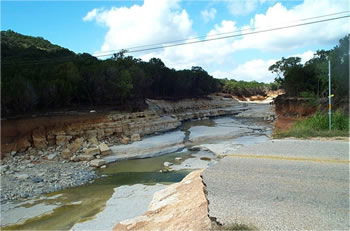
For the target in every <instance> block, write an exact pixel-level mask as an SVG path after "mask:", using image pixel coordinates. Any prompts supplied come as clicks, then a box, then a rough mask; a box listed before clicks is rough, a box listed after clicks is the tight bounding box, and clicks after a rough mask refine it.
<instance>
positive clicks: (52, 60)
mask: <svg viewBox="0 0 350 231" xmlns="http://www.w3.org/2000/svg"><path fill="white" fill-rule="evenodd" d="M344 12H350V11H344ZM344 12H339V13H334V14H329V15H335V14H340V13H344ZM324 16H326V15H323V16H316V17H312V18H320V17H324ZM348 17H350V15H345V16H341V17H335V18H328V19H323V20H318V21H312V22H306V23H301V24H294V25H289V26H281V27H276V28H270V29H264V30H259V31H252V32H248V33H240V34H234V35H228V36H222V37H215V38H208V39H203V40H197V41H192V42H182V43H175V44H169V45H162V44H155V45H157V46H155V47H150V48H145V49H138V50H131V51H127V52H125V53H136V52H143V51H149V50H157V49H163V48H168V47H176V46H183V45H188V44H195V43H203V42H209V41H214V40H221V39H227V38H233V37H240V36H244V35H251V34H259V33H266V32H270V31H276V30H282V29H288V28H293V27H299V26H305V25H310V24H316V23H321V22H327V21H334V20H338V19H342V18H348ZM309 19H311V18H307V19H301V20H300V21H305V20H309ZM253 29H254V28H253ZM249 30H251V29H249ZM237 32H239V31H236V32H226V33H222V34H227V33H237ZM192 39H194V38H192ZM180 41H186V40H180ZM167 43H170V42H167ZM167 43H165V44H167ZM145 46H148V45H145ZM138 47H144V46H138ZM113 54H115V52H113V53H109V54H104V55H95V57H105V56H111V55H113ZM71 58H72V56H67V57H61V58H57V59H56V60H55V59H52V58H51V59H46V60H45V59H41V60H38V61H34V62H33V61H32V62H31V61H29V60H28V61H27V62H22V63H4V62H2V65H27V64H31V65H36V64H46V63H50V62H55V61H56V62H65V60H67V59H71ZM67 61H68V60H67Z"/></svg>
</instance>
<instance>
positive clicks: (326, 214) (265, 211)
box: [203, 140, 350, 230]
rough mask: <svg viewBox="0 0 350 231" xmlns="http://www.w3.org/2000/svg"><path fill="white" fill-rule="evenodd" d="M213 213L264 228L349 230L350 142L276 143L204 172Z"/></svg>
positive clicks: (225, 219) (242, 151)
mask: <svg viewBox="0 0 350 231" xmlns="http://www.w3.org/2000/svg"><path fill="white" fill-rule="evenodd" d="M203 180H204V183H205V184H206V185H207V191H208V195H207V196H208V200H209V215H210V216H211V217H215V218H216V219H217V221H218V222H220V223H222V224H226V225H229V224H234V223H238V224H244V225H248V226H251V227H254V228H257V229H260V230H271V229H274V230H276V229H278V230H281V229H284V230H286V229H288V230H292V229H297V230H300V229H308V230H310V229H315V230H334V229H340V230H349V228H350V227H349V143H348V142H345V141H306V140H273V141H268V142H265V143H260V144H256V145H251V146H247V147H242V148H240V149H238V150H237V151H236V152H235V153H232V154H230V155H229V156H227V157H225V158H223V159H222V160H221V161H219V162H218V164H216V165H214V166H212V167H210V168H208V169H206V170H205V171H204V173H203Z"/></svg>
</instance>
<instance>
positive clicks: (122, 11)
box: [83, 0, 349, 82]
mask: <svg viewBox="0 0 350 231" xmlns="http://www.w3.org/2000/svg"><path fill="white" fill-rule="evenodd" d="M179 1H180V0H162V1H157V0H145V1H144V3H143V4H142V5H136V4H135V5H133V6H131V7H120V8H111V9H107V10H106V9H93V10H91V11H90V12H88V13H87V14H86V16H85V17H84V18H83V20H84V21H96V22H98V23H99V24H102V25H104V26H106V27H107V28H108V32H107V34H106V35H105V40H104V43H103V45H102V46H101V49H100V51H110V50H119V49H122V48H128V47H132V46H137V45H145V44H154V43H162V42H164V41H172V40H177V39H183V38H191V37H192V38H194V37H196V34H195V32H194V31H193V28H192V21H191V19H190V16H189V15H188V13H187V11H186V10H184V9H182V8H181V7H180V5H179V4H178V3H179ZM264 1H265V0H255V1H253V2H256V4H262V3H263V2H264ZM347 1H348V0H337V1H332V0H305V1H304V2H302V3H301V4H299V5H296V6H295V7H293V8H290V9H288V8H286V7H284V6H283V5H282V4H281V3H276V4H275V5H274V6H272V7H269V8H268V9H267V10H266V12H265V13H264V14H256V15H255V16H254V17H253V18H252V19H251V21H250V23H249V24H247V25H244V26H242V27H238V26H237V24H236V22H235V21H231V20H223V21H221V22H220V23H218V24H216V25H214V27H213V28H211V30H210V31H209V32H208V33H207V34H206V36H207V38H211V36H213V35H215V34H220V33H226V32H232V31H237V30H239V29H250V30H251V31H254V28H266V27H271V26H276V23H280V24H279V25H281V24H282V25H285V24H286V23H287V22H288V24H289V22H290V21H295V20H298V19H301V18H306V17H313V16H318V15H323V14H330V13H335V12H340V11H344V10H346V9H348V6H347ZM211 9H213V12H214V10H215V9H214V8H211ZM211 9H209V10H208V11H207V13H202V16H203V17H205V16H207V17H208V18H211V17H213V18H214V17H215V15H216V13H212V12H211V11H212V10H211ZM346 22H347V21H346V20H338V21H332V22H329V23H319V24H314V25H309V26H304V27H299V28H293V29H287V30H279V31H273V32H268V33H261V34H256V35H247V36H243V37H241V38H230V39H223V40H216V41H211V42H205V43H196V44H191V45H185V46H177V47H169V48H164V49H160V50H155V51H152V52H150V53H141V54H140V53H133V54H132V55H136V56H137V57H140V58H142V59H143V60H146V61H148V60H149V59H150V58H152V57H157V58H160V59H162V60H163V62H164V63H165V64H166V65H167V66H168V67H170V68H176V69H184V68H191V67H192V66H202V67H203V68H204V69H206V70H208V71H210V72H211V73H212V74H213V75H214V76H215V77H219V78H220V77H221V78H225V77H231V78H236V79H242V80H247V81H249V80H257V81H264V82H269V81H273V79H274V76H273V74H272V73H270V72H269V71H268V67H269V66H270V65H271V64H272V63H274V62H275V61H277V59H276V60H274V59H270V60H264V59H253V60H250V61H248V62H246V63H243V64H240V65H238V66H236V67H235V66H233V65H234V64H235V65H237V63H239V60H238V59H239V58H240V57H238V56H237V55H235V54H236V53H235V52H236V51H238V50H241V51H243V50H247V49H249V50H250V51H252V50H253V49H258V50H263V51H265V52H268V54H269V55H271V53H272V52H274V51H279V53H281V52H285V53H287V54H286V56H287V55H288V54H291V53H293V49H295V48H299V50H300V48H302V49H310V48H307V46H310V45H319V44H328V45H330V44H332V45H333V44H335V42H336V41H337V40H338V39H339V38H341V37H343V36H344V35H345V34H347V33H348V26H349V24H348V23H346ZM188 41H198V39H189V40H188ZM294 53H295V52H294ZM240 54H242V53H240ZM250 54H251V53H250ZM312 55H313V52H312V51H310V50H309V51H307V52H304V53H302V54H297V55H295V56H299V57H301V58H302V62H303V63H304V62H306V61H307V60H308V59H310V58H311V57H312ZM229 67H233V68H229ZM215 70H216V71H215ZM222 70H230V71H222Z"/></svg>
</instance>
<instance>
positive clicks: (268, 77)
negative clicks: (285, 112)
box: [211, 50, 314, 83]
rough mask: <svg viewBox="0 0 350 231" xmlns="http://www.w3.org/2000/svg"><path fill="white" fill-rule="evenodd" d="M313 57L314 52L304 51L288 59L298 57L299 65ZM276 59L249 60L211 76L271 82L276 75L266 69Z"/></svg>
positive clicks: (213, 73) (215, 72)
mask: <svg viewBox="0 0 350 231" xmlns="http://www.w3.org/2000/svg"><path fill="white" fill-rule="evenodd" d="M313 55H314V52H313V51H311V50H308V51H305V52H304V53H302V54H294V55H290V56H288V57H300V58H301V63H302V64H304V63H305V62H307V61H309V60H310V59H311V58H312V57H313ZM277 60H278V59H269V60H263V59H253V60H249V61H247V62H245V63H243V64H240V65H238V66H237V67H236V68H234V69H232V70H231V71H227V72H224V71H214V72H212V73H211V74H212V75H213V76H214V77H215V78H219V79H222V78H228V79H235V80H244V81H253V80H255V81H258V82H266V83H267V82H273V81H274V79H275V77H276V75H275V74H273V73H271V72H270V71H269V70H268V69H269V67H270V66H271V65H272V64H274V63H275V62H276V61H277Z"/></svg>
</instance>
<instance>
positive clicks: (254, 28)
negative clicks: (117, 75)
mask: <svg viewBox="0 0 350 231" xmlns="http://www.w3.org/2000/svg"><path fill="white" fill-rule="evenodd" d="M349 12H350V11H341V12H337V13H332V14H325V15H319V16H314V17H309V18H302V19H297V20H293V21H288V22H284V23H293V22H302V21H307V20H311V19H316V18H324V17H329V16H334V15H339V14H344V13H349ZM274 26H277V25H270V26H269V27H274ZM257 29H261V27H260V28H259V27H253V28H245V29H240V30H235V31H229V32H223V33H216V34H211V35H202V36H197V37H191V38H188V39H178V40H172V41H165V42H162V43H153V44H147V45H140V46H133V47H128V48H123V49H122V50H132V49H135V48H142V47H148V46H159V45H162V44H169V43H177V42H184V41H189V40H194V39H201V38H209V37H214V36H220V35H226V34H232V33H237V32H244V31H248V30H257ZM119 51H120V50H110V51H103V52H97V53H94V55H95V56H98V55H103V54H106V53H108V54H110V53H111V52H115V53H116V52H119Z"/></svg>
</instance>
